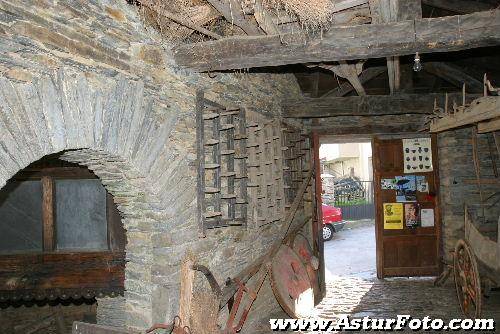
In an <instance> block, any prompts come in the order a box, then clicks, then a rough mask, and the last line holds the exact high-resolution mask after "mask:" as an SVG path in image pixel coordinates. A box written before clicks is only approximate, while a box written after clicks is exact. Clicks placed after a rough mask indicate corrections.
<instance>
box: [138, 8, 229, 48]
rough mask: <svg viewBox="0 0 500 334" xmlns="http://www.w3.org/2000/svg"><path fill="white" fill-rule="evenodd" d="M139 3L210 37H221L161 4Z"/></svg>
mask: <svg viewBox="0 0 500 334" xmlns="http://www.w3.org/2000/svg"><path fill="white" fill-rule="evenodd" d="M140 3H141V5H142V6H145V7H148V8H149V9H151V10H153V11H155V12H156V13H158V15H160V16H163V17H166V18H167V19H170V20H172V21H174V22H175V23H177V24H180V25H182V26H184V27H187V28H189V29H192V30H195V31H198V32H199V33H201V34H203V35H206V36H209V37H212V38H214V39H221V38H222V36H221V35H219V34H217V33H215V32H213V31H210V30H208V29H205V28H203V27H200V26H198V25H196V24H194V23H193V22H191V21H190V20H188V19H185V18H183V17H180V16H179V15H176V14H174V13H172V12H171V11H169V10H167V9H166V8H164V7H163V6H160V5H158V3H156V2H154V1H152V0H141V1H140Z"/></svg>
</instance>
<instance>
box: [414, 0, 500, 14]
mask: <svg viewBox="0 0 500 334" xmlns="http://www.w3.org/2000/svg"><path fill="white" fill-rule="evenodd" d="M422 3H423V4H424V5H428V6H431V7H435V8H440V9H445V10H448V11H450V12H454V13H459V14H469V13H474V12H480V11H485V10H489V9H492V8H493V6H492V5H490V4H487V3H484V2H479V1H470V0H422Z"/></svg>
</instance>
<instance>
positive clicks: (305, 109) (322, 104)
mask: <svg viewBox="0 0 500 334" xmlns="http://www.w3.org/2000/svg"><path fill="white" fill-rule="evenodd" d="M477 96H478V95H468V98H469V99H472V98H474V97H477ZM435 99H437V103H438V105H444V101H445V94H399V95H366V96H348V97H327V98H303V99H300V100H296V101H285V102H284V105H283V114H282V115H283V117H288V118H316V117H323V118H324V117H336V116H381V115H403V114H432V112H433V109H434V100H435ZM461 99H462V94H460V93H453V94H448V100H449V102H450V103H451V102H452V101H453V100H456V101H461Z"/></svg>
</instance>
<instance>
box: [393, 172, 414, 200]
mask: <svg viewBox="0 0 500 334" xmlns="http://www.w3.org/2000/svg"><path fill="white" fill-rule="evenodd" d="M416 201H417V184H416V177H415V175H405V176H396V202H416Z"/></svg>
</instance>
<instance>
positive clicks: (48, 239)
mask: <svg viewBox="0 0 500 334" xmlns="http://www.w3.org/2000/svg"><path fill="white" fill-rule="evenodd" d="M53 201H54V181H53V180H52V178H51V177H48V176H43V177H42V224H43V250H44V251H52V250H54V247H55V226H54V202H53Z"/></svg>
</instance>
